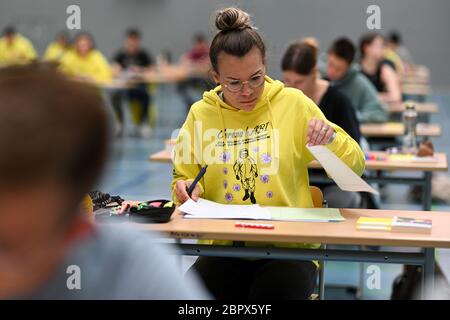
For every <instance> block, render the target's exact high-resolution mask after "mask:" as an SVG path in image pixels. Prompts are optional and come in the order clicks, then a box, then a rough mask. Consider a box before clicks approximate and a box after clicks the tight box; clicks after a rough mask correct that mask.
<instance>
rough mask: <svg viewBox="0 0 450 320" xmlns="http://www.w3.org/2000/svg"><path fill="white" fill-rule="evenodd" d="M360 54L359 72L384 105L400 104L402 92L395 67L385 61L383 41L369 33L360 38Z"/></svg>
mask: <svg viewBox="0 0 450 320" xmlns="http://www.w3.org/2000/svg"><path fill="white" fill-rule="evenodd" d="M359 49H360V53H361V61H360V67H361V72H362V73H363V74H364V75H365V76H366V77H367V79H369V80H370V82H372V84H373V85H374V87H375V88H376V89H377V91H378V96H379V98H380V100H381V101H382V102H384V103H389V102H400V101H401V100H402V90H401V87H400V79H399V77H398V75H397V73H396V72H395V66H394V65H393V63H392V62H390V61H387V60H386V59H385V57H384V54H385V49H386V46H385V41H384V38H383V36H382V35H380V34H378V33H369V34H366V35H364V36H362V37H361V40H360V42H359Z"/></svg>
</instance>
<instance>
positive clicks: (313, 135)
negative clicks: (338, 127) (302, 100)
mask: <svg viewBox="0 0 450 320" xmlns="http://www.w3.org/2000/svg"><path fill="white" fill-rule="evenodd" d="M333 133H335V131H334V129H333V127H332V126H330V125H329V124H328V123H327V122H325V121H324V120H322V119H311V120H309V124H308V131H307V133H306V143H307V144H308V145H309V146H316V145H321V144H322V145H323V144H327V143H329V142H330V139H331V136H332V135H333Z"/></svg>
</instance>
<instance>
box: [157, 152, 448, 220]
mask: <svg viewBox="0 0 450 320" xmlns="http://www.w3.org/2000/svg"><path fill="white" fill-rule="evenodd" d="M370 154H374V155H376V156H378V157H379V158H384V157H386V156H387V154H386V152H381V151H377V152H370ZM435 156H436V157H437V159H438V161H437V162H419V161H389V160H367V161H366V170H369V171H415V172H422V173H423V175H422V177H404V176H402V177H392V176H385V177H383V176H371V175H368V176H365V177H364V180H366V181H367V182H373V183H386V184H402V185H414V186H421V187H422V188H423V194H422V208H423V210H424V211H429V210H431V202H432V197H431V178H432V173H433V172H439V171H440V172H446V171H448V161H447V155H446V154H445V153H435ZM149 160H150V161H155V162H164V163H171V162H172V158H171V152H170V151H169V150H167V149H166V150H161V151H159V152H157V153H154V154H152V155H150V157H149ZM309 168H310V169H321V168H322V166H321V165H320V163H319V162H317V161H312V162H311V163H310V164H309ZM309 178H310V182H311V184H312V185H314V184H315V183H322V182H329V181H330V180H329V178H328V177H326V176H324V175H323V174H322V175H310V177H309Z"/></svg>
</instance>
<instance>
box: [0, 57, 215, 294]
mask: <svg viewBox="0 0 450 320" xmlns="http://www.w3.org/2000/svg"><path fill="white" fill-rule="evenodd" d="M0 96H1V97H2V98H1V99H0V149H1V150H2V152H1V153H0V176H1V177H2V178H1V179H0V257H1V258H0V299H202V298H206V297H207V295H206V294H205V292H204V291H203V289H202V288H201V287H200V286H199V285H198V283H197V282H196V281H195V280H196V279H194V278H193V277H191V276H188V277H184V278H183V277H182V275H181V274H180V271H179V270H178V268H177V266H176V263H175V261H174V260H172V259H173V258H171V257H169V256H168V255H169V254H172V253H173V252H172V250H169V251H166V250H168V248H164V249H163V248H162V247H160V246H158V245H157V244H156V243H155V241H156V240H155V239H154V238H153V236H152V235H151V234H149V233H148V232H147V231H146V232H145V233H142V232H138V231H136V230H135V229H131V227H124V226H122V227H120V226H119V227H117V226H116V227H114V226H112V225H107V224H102V225H100V224H93V223H92V222H90V221H88V220H87V219H86V216H85V213H84V212H82V210H81V209H80V206H79V203H80V202H81V200H82V198H83V197H84V195H85V194H86V191H87V190H91V189H92V188H93V186H94V183H95V182H96V180H97V178H98V177H99V174H100V172H101V170H102V168H103V165H104V163H105V159H106V156H107V151H108V149H109V139H108V130H107V127H108V126H107V116H106V114H105V110H104V108H103V104H102V98H101V96H100V95H99V94H98V90H95V88H92V87H90V86H86V85H85V84H82V83H77V82H75V81H69V80H68V79H67V78H66V77H64V76H63V75H61V74H60V73H58V72H56V71H51V70H50V69H48V68H46V67H42V68H41V67H40V66H39V65H30V66H25V67H9V68H4V69H3V70H0ZM24 114H26V115H27V116H24ZM71 279H72V280H71ZM77 279H78V280H77ZM70 285H73V287H71V286H70ZM77 288H78V289H79V290H77ZM71 289H72V290H71Z"/></svg>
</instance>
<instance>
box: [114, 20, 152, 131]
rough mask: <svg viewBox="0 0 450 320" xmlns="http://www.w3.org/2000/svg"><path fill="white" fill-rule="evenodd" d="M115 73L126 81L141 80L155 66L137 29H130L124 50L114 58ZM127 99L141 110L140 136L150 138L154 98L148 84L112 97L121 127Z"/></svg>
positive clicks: (139, 121) (117, 93)
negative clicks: (142, 46)
mask: <svg viewBox="0 0 450 320" xmlns="http://www.w3.org/2000/svg"><path fill="white" fill-rule="evenodd" d="M113 61H114V64H113V71H114V74H115V75H116V76H117V77H122V78H124V79H130V78H139V76H140V75H141V74H142V73H143V72H145V71H146V70H147V69H149V68H151V67H152V66H153V64H154V59H153V57H152V55H151V54H150V53H149V52H147V51H146V50H144V49H142V48H141V34H140V32H139V31H138V30H136V29H129V30H128V31H127V32H126V39H125V44H124V48H123V49H121V50H120V51H119V52H118V53H117V54H116V55H115V56H114V58H113ZM123 97H126V98H127V99H128V100H129V101H130V103H132V104H133V103H136V104H137V105H138V107H139V109H140V112H139V114H140V117H138V118H139V120H138V121H137V122H138V123H137V125H139V127H140V134H141V135H142V136H148V135H149V134H150V132H151V128H150V126H149V121H148V115H149V107H150V105H151V102H152V97H151V95H150V93H149V90H148V85H147V84H146V83H142V84H139V85H137V86H135V87H133V88H132V89H129V90H127V91H126V92H125V94H123V92H115V93H114V94H113V96H112V104H113V107H114V110H115V111H116V114H117V117H118V120H119V123H120V126H121V127H122V125H123V113H122V106H121V104H122V98H123Z"/></svg>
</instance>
